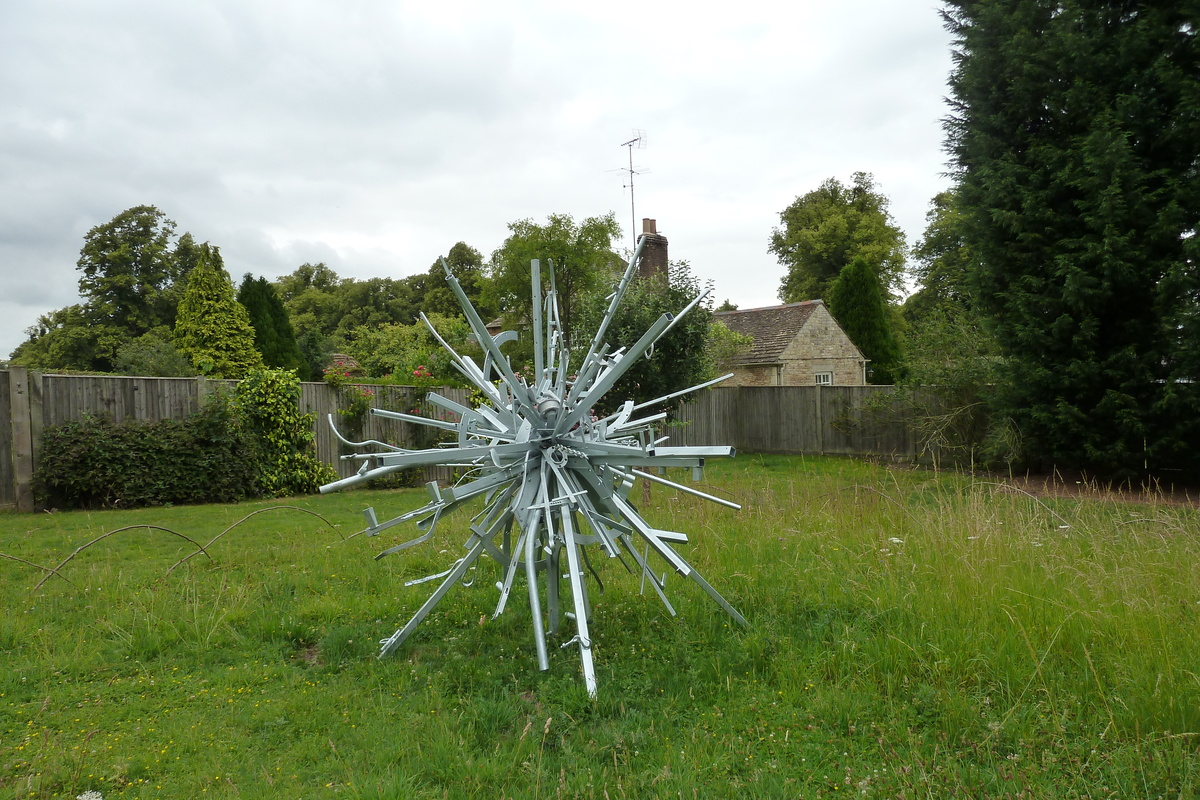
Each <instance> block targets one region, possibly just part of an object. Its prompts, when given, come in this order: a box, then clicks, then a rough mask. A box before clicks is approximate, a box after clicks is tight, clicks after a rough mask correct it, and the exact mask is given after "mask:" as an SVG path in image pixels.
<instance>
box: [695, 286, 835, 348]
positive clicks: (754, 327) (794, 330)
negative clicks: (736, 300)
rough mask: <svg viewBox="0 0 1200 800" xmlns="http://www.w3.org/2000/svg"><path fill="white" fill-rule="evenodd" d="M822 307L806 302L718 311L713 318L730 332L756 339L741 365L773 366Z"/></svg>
mask: <svg viewBox="0 0 1200 800" xmlns="http://www.w3.org/2000/svg"><path fill="white" fill-rule="evenodd" d="M821 305H822V303H821V301H820V300H805V301H804V302H803V303H788V304H787V305H782V306H767V307H766V308H748V309H746V310H745V311H717V312H716V313H714V314H713V316H714V317H716V318H717V319H718V320H720V321H721V322H722V323H724V324H725V326H726V327H727V328H729V329H730V330H732V331H736V332H737V333H741V334H744V335H746V336H750V337H752V338H753V339H754V346H753V347H751V348H750V350H749V351H748V352H746V353H745V354H744V355H742V357H741V358H739V359H738V362H740V363H742V364H774V363H777V362H779V361H781V360H782V356H783V351H784V350H785V349H787V346H788V345H789V344H791V342H792V340H794V339H795V338H796V335H797V334H799V333H800V330H801V329H802V328H803V327H804V325H805V324H806V323H807V322H808V320H809V318H810V317H812V314H813V311H815V310H816V309H817V308H818V307H820V306H821Z"/></svg>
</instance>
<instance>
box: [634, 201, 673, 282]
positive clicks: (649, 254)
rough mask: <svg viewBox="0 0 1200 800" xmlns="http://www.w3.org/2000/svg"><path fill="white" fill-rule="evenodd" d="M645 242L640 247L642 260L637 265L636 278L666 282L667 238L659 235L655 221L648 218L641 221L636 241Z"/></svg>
mask: <svg viewBox="0 0 1200 800" xmlns="http://www.w3.org/2000/svg"><path fill="white" fill-rule="evenodd" d="M643 239H645V240H646V243H645V245H643V246H642V259H641V262H640V263H639V264H638V276H639V277H642V278H657V279H659V280H663V281H666V280H668V279H669V278H668V276H667V237H665V236H663V235H661V234H659V232H658V226H657V221H656V220H652V219H650V218H648V217H647V218H644V219H642V234H641V236H639V237H638V241H639V242H641V241H642V240H643Z"/></svg>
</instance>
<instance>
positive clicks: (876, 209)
mask: <svg viewBox="0 0 1200 800" xmlns="http://www.w3.org/2000/svg"><path fill="white" fill-rule="evenodd" d="M852 181H853V182H852V183H851V185H850V186H846V185H844V184H843V183H842V182H841V181H839V180H838V179H837V178H829V179H828V180H826V181H825V182H824V183H822V184H821V185H820V186H819V187H817V188H816V189H814V190H812V191H811V192H808V193H807V194H803V195H801V196H800V197H797V198H796V199H795V201H793V202H792V204H791V205H789V206H788V207H787V208H785V209H784V210H783V211H781V212H780V213H779V219H780V222H781V223H782V226H781V227H779V228H775V230H774V231H773V232H772V233H771V244H770V246H769V247H768V250H770V252H772V253H774V254H775V256H776V258H778V259H779V263H780V264H782V265H783V266H784V267H786V268H787V274H786V275H784V277H783V280H782V281H781V282H780V285H779V299H780V300H782V301H783V302H785V303H798V302H802V301H804V300H816V299H819V298H823V297H825V296H826V294H827V293H828V291H829V287H830V285H831V284H832V283H833V281H834V280H836V279H837V276H838V275H839V274H841V271H842V270H843V269H844V268H845V267H846V266H847V265H848V264H849V263H850V262H851V261H853V260H854V259H855V258H858V257H861V258H863V259H864V260H865V261H866V262H867V264H868V265H869V266H870V267H871V268H872V269H873V270H874V271H875V274H876V276H877V277H878V280H879V284H880V286H881V287H882V289H883V292H884V295H885V297H888V298H890V297H891V295H892V293H893V292H896V291H899V290H900V289H901V288H902V279H903V276H904V257H905V251H906V249H907V246H906V245H905V241H904V233H903V232H902V231H901V230H900V229H899V228H898V227H896V224H895V222H893V221H892V217H891V214H889V213H888V200H887V198H886V197H885V196H884V195H883V194H881V193H880V192H879V190H878V187H877V186H876V185H875V181H874V179H873V178H872V177H871V175H870V174H868V173H865V172H856V173H854V175H853V178H852Z"/></svg>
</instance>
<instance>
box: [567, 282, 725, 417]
mask: <svg viewBox="0 0 1200 800" xmlns="http://www.w3.org/2000/svg"><path fill="white" fill-rule="evenodd" d="M667 273H668V278H669V280H663V279H662V278H659V277H650V278H645V277H638V278H635V279H634V281H633V283H632V284H631V285H630V287H629V290H628V292H627V293H626V295H625V298H624V300H623V302H622V303H621V305H620V306H618V308H617V313H616V316H615V317H614V318H613V321H612V323H611V325H610V326H609V329H608V335H607V337H606V339H607V342H608V344H609V345H610V346H611V347H612V349H613V350H616V349H618V348H622V347H630V346H631V345H633V344H635V343H636V342H637V341H638V340H639V339H640V338H641V337H642V336H643V335H644V334H645V333H646V331H647V330H648V329H649V328H650V326H651V325H653V324H654V323H655V322H656V321H657V320H658V318H659V317H661V316H662V315H663V314H678V313H679V312H681V311H682V310H683V309H684V308H686V307H687V304H688V303H690V302H692V300H694V299H696V297H697V295H699V294H700V293H701V291H702V289H701V287H700V283H699V281H698V280H697V279H696V278H695V276H694V275H693V274H692V271H691V267H690V266H689V265H688V263H687V262H686V261H673V262H671V263H670V265H669V266H668V270H667ZM617 277H619V276H617ZM615 281H616V278H614V280H613V281H609V282H606V283H605V284H603V285H602V286H601V287H600V289H599V290H598V291H595V292H592V293H591V294H589V295H588V296H587V297H586V298H585V302H584V303H583V310H582V314H581V325H580V334H581V337H579V338H581V339H582V341H581V344H586V342H587V341H588V340H590V339H591V338H592V337H593V336H594V335H595V331H596V329H597V328H598V327H599V326H600V320H601V319H602V318H603V316H604V313H605V312H606V311H607V309H608V305H609V300H608V295H609V294H610V292H611V291H612V289H614V288H615ZM713 324H714V323H713V317H712V304H711V303H708V304H703V303H702V304H701V305H700V306H699V307H697V308H694V309H692V310H691V311H689V312H688V313H687V315H686V316H684V317H683V318H682V319H680V320H679V321H678V322H677V323H676V324H675V326H674V327H673V328H671V330H670V331H668V332H667V334H666V335H665V336H663V337H662V338H661V339H660V340H659V341H658V342H657V343H656V344H655V345H654V350H653V352H652V353H650V354H649V356H645V357H642V358H640V359H638V361H637V363H636V364H634V365H633V367H631V368H630V369H629V371H628V372H626V373H625V374H624V375H623V376H622V377H621V379H620V380H619V381H617V384H616V386H614V387H613V388H612V390H610V391H609V393H608V395H607V402H608V403H609V404H611V403H613V402H624V401H625V400H634V401H636V402H639V403H640V402H644V401H647V400H653V399H655V398H658V397H662V396H664V395H667V394H671V393H672V392H677V391H679V390H681V389H686V388H688V387H689V386H695V385H696V384H698V383H702V382H704V381H705V380H707V379H709V378H711V377H714V376H713V371H714V364H713V361H712V351H711V349H710V336H709V334H710V326H712V325H713ZM729 339H730V337H725V338H724V340H723V341H728V340H729ZM580 355H581V356H582V353H581V354H580ZM687 399H690V398H687V397H685V398H681V400H687ZM678 402H679V401H676V403H673V404H668V405H664V406H663V408H670V407H672V406H676V405H678ZM602 407H603V406H602ZM605 408H606V410H612V409H611V407H605Z"/></svg>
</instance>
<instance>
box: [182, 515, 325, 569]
mask: <svg viewBox="0 0 1200 800" xmlns="http://www.w3.org/2000/svg"><path fill="white" fill-rule="evenodd" d="M268 511H300V512H303V513H305V514H308V515H309V516H313V517H316V518H317V519H319V520H321V522H324V523H325V524H326V525H328V526H329V527H330V528H333V529H334V531H337V535H338V536H340V537H341V538H342V541H343V542H344V541H346V536H345V535H344V534H343V533H342V532H341V531H340V530H338V526H337V525H334V524H333V523H332V522H330V521H329V520H327V519H325V517H323V516H321V515H320V514H318V513H317V512H315V511H309V510H308V509H307V508H300V507H299V506H271V507H270V508H260V509H258V510H257V511H252V512H250V513H249V514H247V515H246V516H244V517H242V518H241V519H239V520H238V521H237V522H235V523H233V524H232V525H230V526H229V527H228V528H226V529H225V530H223V531H221V532H220V533H218V534H217V535H216V536H214V537H213V538H211V539H209V540H208V543H207V544H205V545H203V546H201V545H199V544H196V543H195V542H192V544H196V548H197V549H196V552H194V553H189V554H188V555H186V556H184V557H183V558H181V559H179V560H178V561H176V562H175V563H174V564H172V565H171V568H170V569H169V570H167V571H166V573H164V575H163V577H164V578H165V577H166V576H167V575H170V574H171V573H172V572H174V571H175V568H176V567H178V566H179V565H180V564H183V563H186V562H187V561H189V560H191V558H192V556H196V555H199V554H200V553H204V555H205V556H206V557H207V558H208V560H209V561H212V556H210V555H208V551H207V548H209V547H212V546H213V543H214V542H216V541H217V540H218V539H220V538H221V537H222V536H224V535H225V534H227V533H229V532H230V531H231V530H233V529H234V528H236V527H237V526H238V525H241V524H242V523H243V522H245V521H246V520H248V519H250V518H251V517H256V516H258V515H259V514H265V513H266V512H268ZM189 541H191V540H189Z"/></svg>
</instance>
